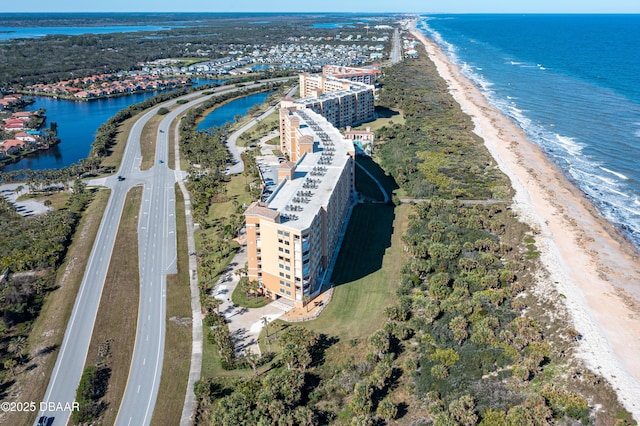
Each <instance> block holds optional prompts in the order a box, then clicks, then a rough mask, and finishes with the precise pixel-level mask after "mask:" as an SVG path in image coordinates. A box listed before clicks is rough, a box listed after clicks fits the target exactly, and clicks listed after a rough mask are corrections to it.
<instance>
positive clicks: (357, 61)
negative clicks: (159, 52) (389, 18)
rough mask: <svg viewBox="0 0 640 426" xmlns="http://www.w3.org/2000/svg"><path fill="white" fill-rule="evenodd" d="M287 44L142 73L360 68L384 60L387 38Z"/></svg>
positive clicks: (245, 48) (231, 50)
mask: <svg viewBox="0 0 640 426" xmlns="http://www.w3.org/2000/svg"><path fill="white" fill-rule="evenodd" d="M287 41H288V43H282V44H277V45H269V44H266V43H254V44H229V45H227V50H225V51H211V50H202V49H198V50H196V51H194V52H191V53H192V54H193V55H195V56H197V57H203V58H204V57H210V56H215V55H221V57H219V58H216V59H210V60H203V61H202V62H198V63H195V64H192V65H188V66H183V65H181V63H182V61H179V60H172V59H162V60H157V61H153V62H148V63H145V64H144V65H143V68H142V71H143V72H148V73H150V74H152V75H189V76H192V75H202V74H205V75H217V76H226V75H230V76H234V75H243V74H249V73H252V72H256V71H264V70H269V71H277V70H291V71H298V72H307V71H318V70H320V69H321V68H322V67H323V66H324V65H327V64H334V63H336V62H339V63H340V64H342V65H345V66H359V65H363V64H366V63H370V62H375V61H379V60H381V59H382V58H383V56H384V51H385V45H386V44H387V43H388V41H389V36H388V35H386V34H385V35H381V36H379V37H375V36H372V37H366V36H363V35H356V36H355V37H354V36H352V35H349V36H346V37H344V38H341V36H340V35H339V34H338V35H336V36H335V37H307V36H302V37H289V38H288V40H287Z"/></svg>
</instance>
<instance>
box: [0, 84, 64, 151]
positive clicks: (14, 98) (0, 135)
mask: <svg viewBox="0 0 640 426" xmlns="http://www.w3.org/2000/svg"><path fill="white" fill-rule="evenodd" d="M22 103H23V98H22V95H20V94H10V95H5V96H4V98H2V99H0V114H2V115H1V116H2V119H1V122H0V161H3V160H5V161H10V160H12V159H13V158H17V157H19V156H22V155H25V154H27V153H31V152H34V151H37V150H45V149H49V146H50V145H51V144H53V143H56V141H57V140H56V139H55V138H50V137H45V136H44V134H43V133H42V132H41V131H40V127H41V126H42V124H43V123H44V121H45V119H46V117H45V115H44V111H43V110H42V111H15V112H11V110H10V108H11V109H17V108H19V105H22Z"/></svg>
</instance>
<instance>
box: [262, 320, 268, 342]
mask: <svg viewBox="0 0 640 426" xmlns="http://www.w3.org/2000/svg"><path fill="white" fill-rule="evenodd" d="M260 320H261V321H262V325H264V328H265V333H266V337H267V338H268V337H269V318H267V317H262V318H260Z"/></svg>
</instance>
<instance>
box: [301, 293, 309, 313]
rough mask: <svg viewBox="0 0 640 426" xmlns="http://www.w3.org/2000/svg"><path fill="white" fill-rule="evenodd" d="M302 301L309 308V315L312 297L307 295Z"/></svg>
mask: <svg viewBox="0 0 640 426" xmlns="http://www.w3.org/2000/svg"><path fill="white" fill-rule="evenodd" d="M302 300H303V301H304V304H305V306H306V307H307V313H309V302H310V301H311V297H310V296H309V295H308V294H305V295H304V297H303V298H302Z"/></svg>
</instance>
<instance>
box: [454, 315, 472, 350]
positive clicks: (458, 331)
mask: <svg viewBox="0 0 640 426" xmlns="http://www.w3.org/2000/svg"><path fill="white" fill-rule="evenodd" d="M449 329H450V330H451V331H452V332H453V337H454V339H456V340H457V341H458V345H461V344H462V342H463V341H464V340H465V339H466V338H467V337H468V336H469V333H467V320H466V319H465V318H464V317H463V316H461V315H458V316H457V317H455V318H453V319H452V320H451V321H449Z"/></svg>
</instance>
